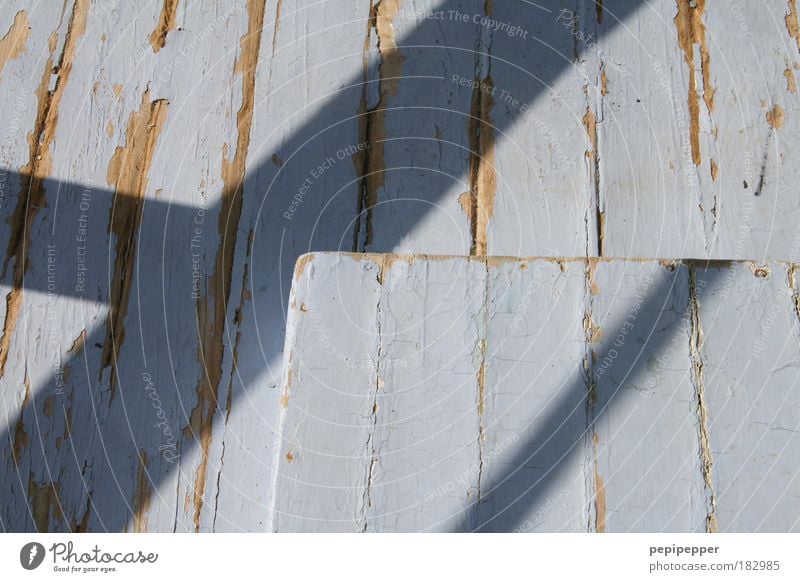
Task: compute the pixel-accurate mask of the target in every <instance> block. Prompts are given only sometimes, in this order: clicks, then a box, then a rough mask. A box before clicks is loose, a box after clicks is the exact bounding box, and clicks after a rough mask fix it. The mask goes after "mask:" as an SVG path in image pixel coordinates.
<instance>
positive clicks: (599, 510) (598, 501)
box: [592, 433, 606, 533]
mask: <svg viewBox="0 0 800 582" xmlns="http://www.w3.org/2000/svg"><path fill="white" fill-rule="evenodd" d="M598 440H599V439H598V437H597V433H595V434H594V435H592V447H593V451H594V494H595V498H594V508H595V531H596V532H597V533H605V531H606V484H605V481H604V480H603V477H601V476H600V472H599V471H598V468H597V443H598Z"/></svg>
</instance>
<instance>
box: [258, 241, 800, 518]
mask: <svg viewBox="0 0 800 582" xmlns="http://www.w3.org/2000/svg"><path fill="white" fill-rule="evenodd" d="M789 273H790V272H789V270H788V269H787V267H786V265H785V264H782V263H770V264H768V265H766V266H764V267H755V266H754V265H751V264H746V263H731V264H726V265H716V266H700V265H699V264H695V263H692V262H687V263H683V262H658V261H626V260H618V259H617V260H613V259H612V260H589V261H587V260H585V259H561V260H554V259H503V258H499V257H489V258H469V257H413V256H398V255H373V254H366V255H365V254H341V253H340V254H333V253H330V254H326V253H322V254H312V255H307V256H305V257H303V259H302V261H301V263H300V266H299V267H298V270H297V273H296V279H295V286H294V288H293V289H294V290H293V293H292V302H291V304H290V309H289V331H288V335H287V350H286V353H287V366H286V376H285V380H284V393H283V398H282V404H283V409H282V415H281V418H282V420H281V425H282V434H281V443H280V450H279V454H278V460H277V463H278V466H279V470H278V472H277V480H276V483H275V489H276V492H277V494H276V498H275V499H276V503H275V508H274V519H273V528H274V529H275V530H276V531H328V530H344V531H419V530H434V531H440V530H441V531H465V530H467V531H471V530H479V531H573V532H581V531H599V532H602V531H609V532H611V531H616V532H625V531H797V530H798V528H800V512H798V511H797V507H798V495H800V483H798V482H797V479H796V466H797V463H798V460H800V459H798V448H797V439H798V435H799V434H800V432H798V429H799V428H800V413H799V412H798V411H800V408H798V406H797V399H798V397H800V385H798V380H800V354H798V349H797V346H798V339H800V319H798V313H797V312H796V305H797V303H796V300H797V294H796V291H795V288H794V282H793V279H791V278H790V277H789ZM756 297H757V301H756ZM756 312H758V315H756ZM777 322H780V323H777ZM756 361H758V362H759V363H758V365H757V367H756ZM749 370H752V371H751V372H749Z"/></svg>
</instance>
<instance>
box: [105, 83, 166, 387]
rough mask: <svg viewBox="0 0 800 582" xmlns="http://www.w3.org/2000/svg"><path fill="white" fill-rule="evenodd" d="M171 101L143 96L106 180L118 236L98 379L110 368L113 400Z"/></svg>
mask: <svg viewBox="0 0 800 582" xmlns="http://www.w3.org/2000/svg"><path fill="white" fill-rule="evenodd" d="M167 105H168V103H167V101H166V100H164V99H157V100H155V101H151V100H150V91H149V90H146V91H145V92H144V94H143V95H142V101H141V106H140V108H139V110H138V111H134V112H133V113H131V115H130V117H129V118H128V126H127V130H126V132H125V145H124V146H117V148H116V150H115V151H114V155H113V156H112V157H111V161H110V162H109V164H108V173H107V176H106V181H107V182H108V185H109V186H111V187H113V188H114V192H115V197H114V203H113V204H112V205H111V210H110V211H109V223H108V230H109V233H111V234H113V235H114V237H115V238H116V245H115V248H114V251H115V258H114V273H113V276H112V279H111V290H110V294H109V295H110V297H109V310H108V318H107V319H106V338H105V341H104V343H103V355H102V358H101V363H100V378H101V379H102V376H103V372H104V371H105V369H106V368H108V367H110V368H111V377H110V379H109V384H110V386H111V398H113V397H114V392H115V389H116V383H117V358H118V357H119V351H120V349H121V347H122V344H123V342H124V341H125V316H126V315H127V313H128V302H129V299H130V292H131V288H132V287H133V276H134V272H135V263H136V246H137V241H138V237H139V227H140V225H141V221H142V212H143V210H144V200H145V196H146V194H147V181H148V175H149V173H150V166H151V164H152V162H153V156H154V154H155V150H156V144H157V143H158V138H159V135H160V133H161V129H162V127H163V125H164V122H165V121H166V119H167Z"/></svg>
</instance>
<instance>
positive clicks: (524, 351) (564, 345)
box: [476, 260, 589, 532]
mask: <svg viewBox="0 0 800 582" xmlns="http://www.w3.org/2000/svg"><path fill="white" fill-rule="evenodd" d="M585 270H586V269H585V263H584V262H582V261H563V262H561V263H559V262H556V261H538V260H532V261H524V260H520V261H503V262H499V261H498V262H496V263H495V262H492V263H490V271H489V272H490V277H489V292H488V306H489V308H488V312H487V319H486V323H485V324H484V325H486V326H487V328H488V336H487V340H486V345H485V349H484V351H485V360H486V361H485V374H484V377H483V380H484V386H483V401H484V404H483V406H484V409H485V413H484V415H483V416H482V419H481V420H482V430H483V437H484V438H483V440H482V442H481V458H482V463H481V471H480V473H481V488H480V494H481V499H480V502H479V505H478V520H477V523H476V528H477V529H480V530H482V531H522V532H536V531H572V532H580V531H586V527H587V523H588V516H587V510H588V507H589V501H588V499H589V490H588V489H587V482H586V480H585V473H584V457H585V437H586V426H587V424H586V423H587V416H586V412H587V400H588V395H589V392H588V389H587V383H586V380H587V378H586V375H585V372H584V369H583V366H582V364H581V362H582V361H583V358H584V356H585V355H586V349H585V343H584V330H583V325H582V321H581V314H582V313H583V311H584V308H585V301H586V297H587V293H586V277H585Z"/></svg>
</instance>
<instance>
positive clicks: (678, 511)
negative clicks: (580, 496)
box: [586, 261, 710, 532]
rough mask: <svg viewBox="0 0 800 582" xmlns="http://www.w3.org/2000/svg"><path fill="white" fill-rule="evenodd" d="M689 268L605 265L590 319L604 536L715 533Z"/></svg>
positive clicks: (598, 509)
mask: <svg viewBox="0 0 800 582" xmlns="http://www.w3.org/2000/svg"><path fill="white" fill-rule="evenodd" d="M688 275H689V273H688V268H687V267H686V266H684V265H672V264H669V265H666V266H665V265H661V264H659V263H657V262H643V263H628V262H624V261H616V262H611V263H600V264H598V265H597V271H596V273H595V276H594V283H595V286H596V289H595V294H594V295H593V296H592V299H591V309H590V314H589V317H588V319H587V320H586V321H587V326H588V329H589V330H590V336H591V339H592V340H593V341H592V360H593V361H592V378H593V383H594V385H593V391H594V393H595V394H596V399H593V402H592V405H591V415H592V417H593V419H594V422H595V426H594V431H593V433H592V434H591V435H590V438H591V441H592V442H591V450H590V452H589V461H588V463H589V464H590V466H591V476H592V477H591V480H592V482H593V490H594V500H593V504H592V505H593V507H592V521H593V522H594V528H595V529H596V530H597V531H609V532H626V531H684V532H685V531H705V520H706V515H707V512H708V511H710V508H707V507H705V504H704V503H703V500H704V499H705V497H704V481H703V473H702V470H701V463H700V460H701V457H700V446H699V443H700V435H699V432H698V431H699V422H700V419H699V417H698V414H697V404H696V402H697V398H696V394H695V385H694V378H693V375H692V374H693V370H694V367H693V365H692V363H693V354H692V349H691V347H692V343H691V342H692V314H693V311H692V308H693V306H692V304H691V297H690V285H689V276H688Z"/></svg>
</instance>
